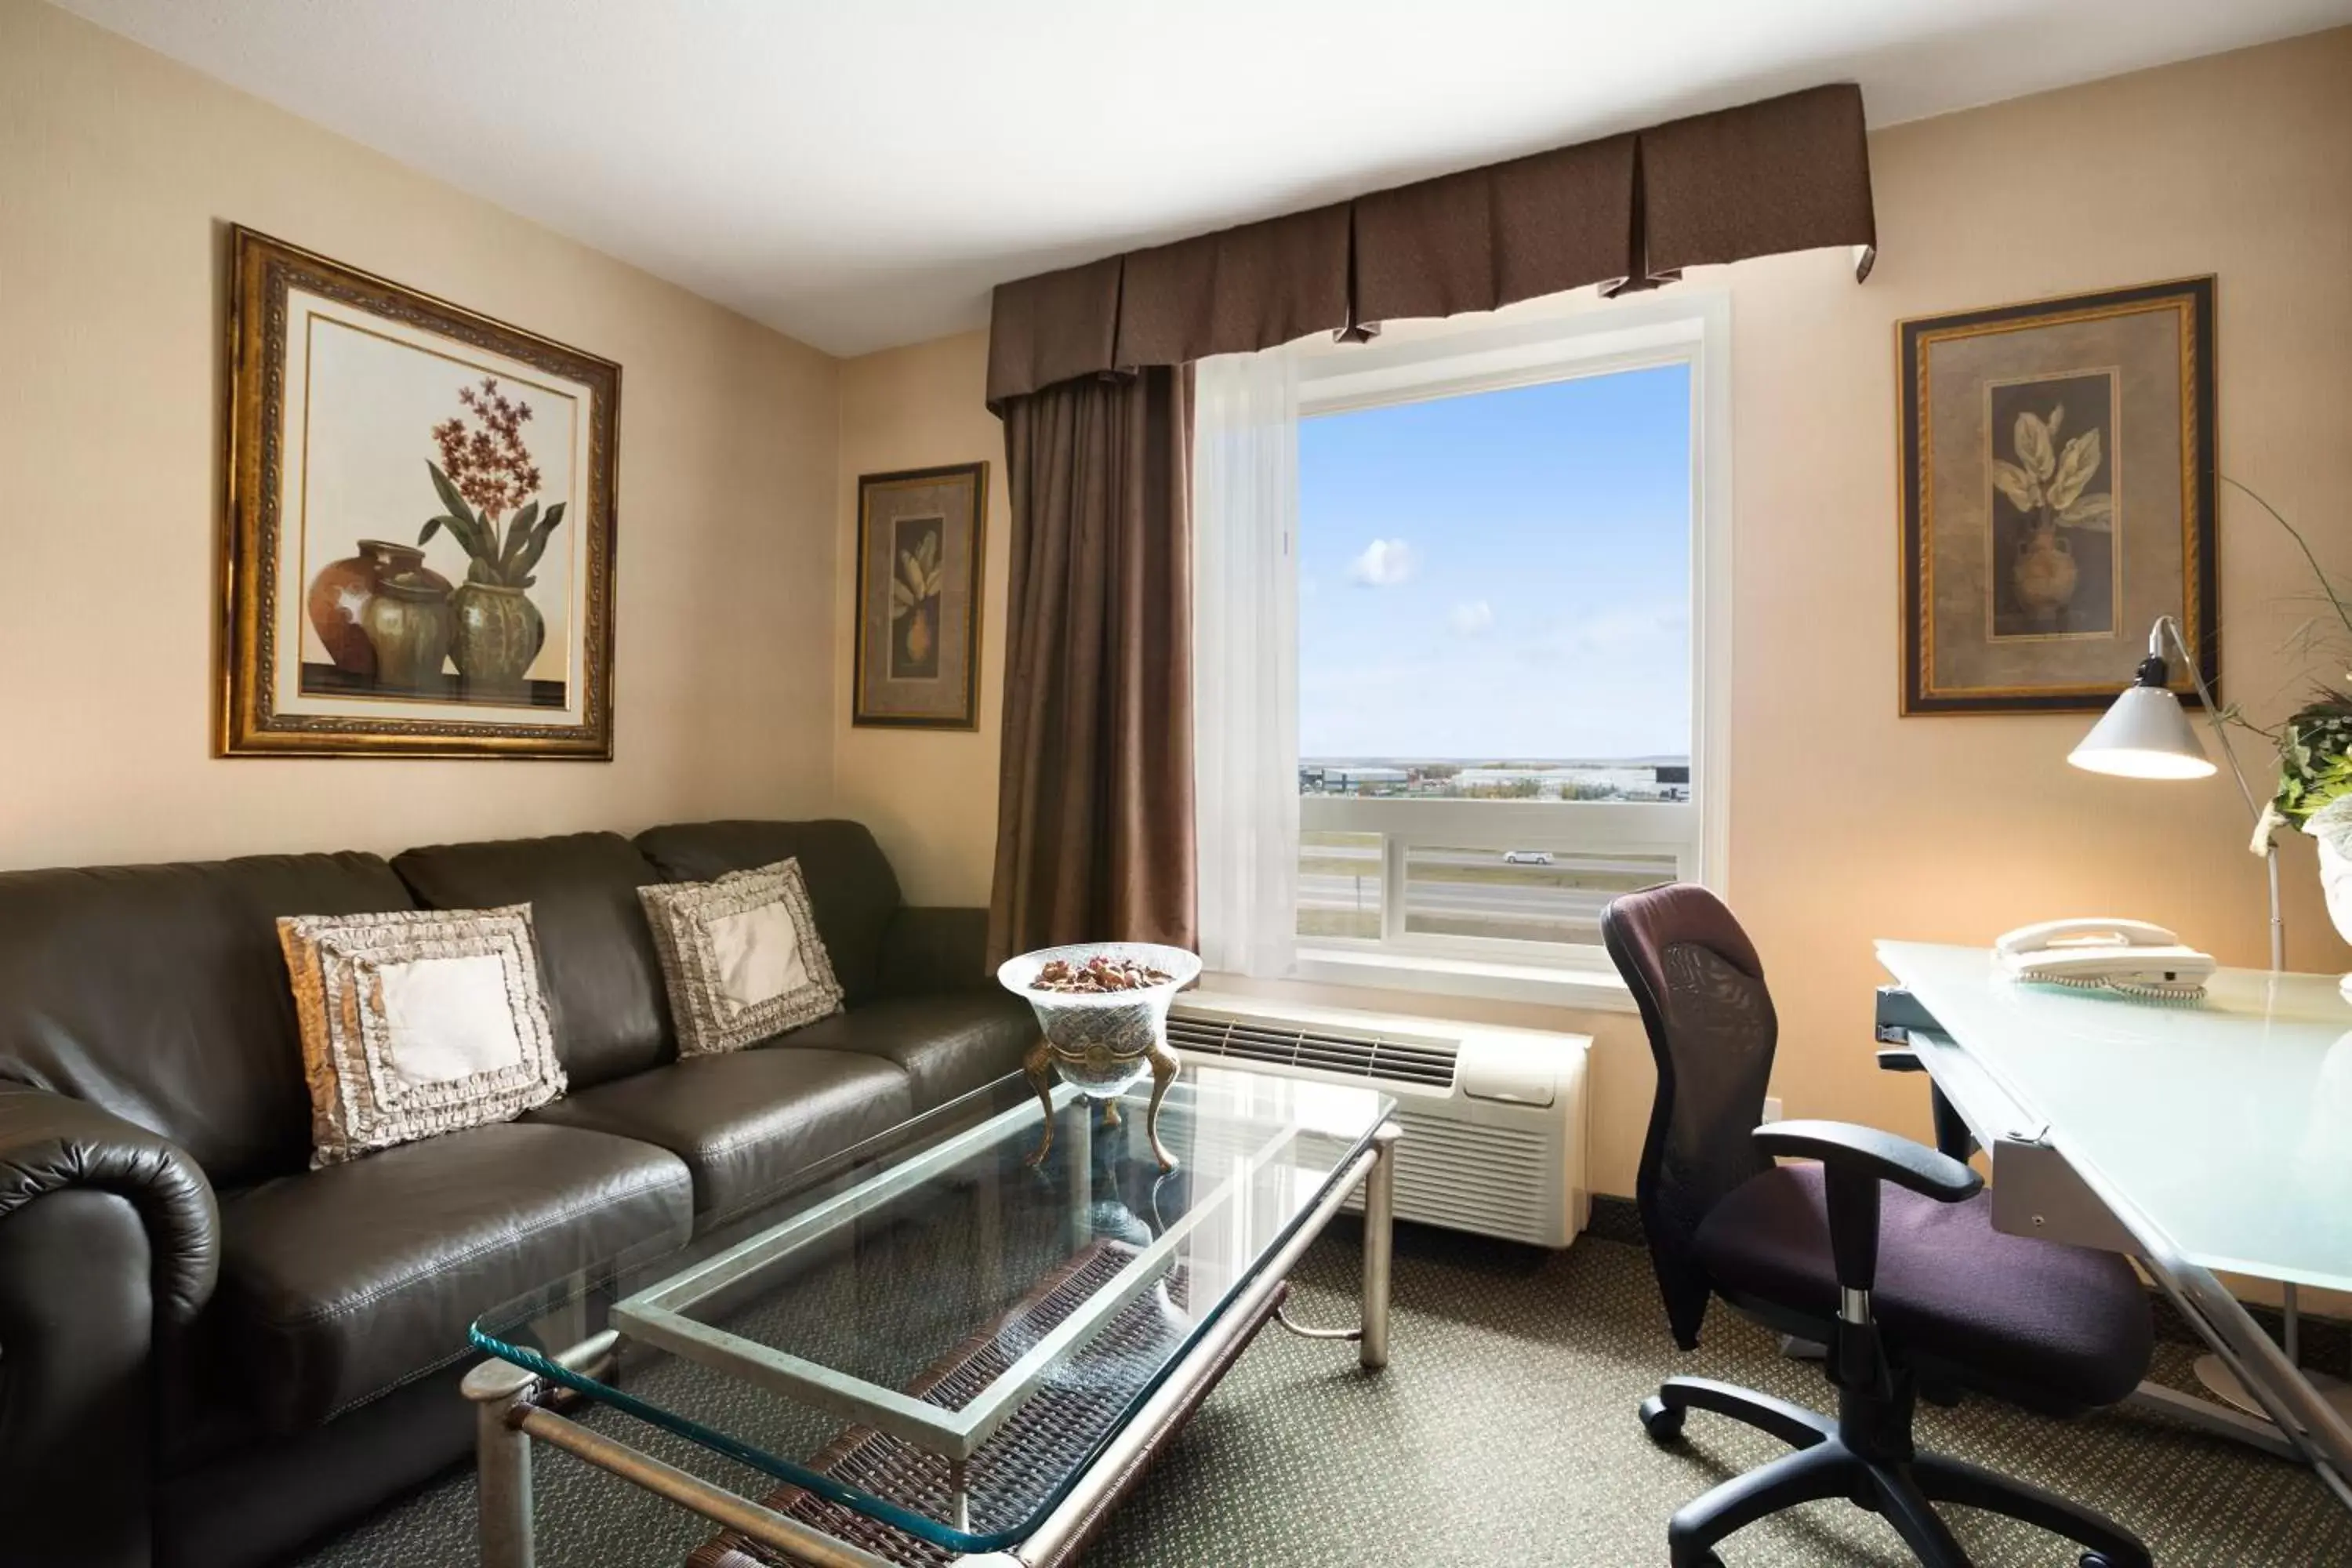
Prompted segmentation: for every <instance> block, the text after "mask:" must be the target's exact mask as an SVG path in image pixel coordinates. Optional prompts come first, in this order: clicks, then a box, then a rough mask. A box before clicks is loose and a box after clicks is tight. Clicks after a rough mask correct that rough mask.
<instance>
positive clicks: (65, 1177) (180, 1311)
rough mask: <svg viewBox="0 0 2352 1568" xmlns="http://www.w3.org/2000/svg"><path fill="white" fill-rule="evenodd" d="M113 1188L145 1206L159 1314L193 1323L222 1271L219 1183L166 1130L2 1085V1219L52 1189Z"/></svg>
mask: <svg viewBox="0 0 2352 1568" xmlns="http://www.w3.org/2000/svg"><path fill="white" fill-rule="evenodd" d="M70 1191H89V1192H100V1193H111V1194H114V1195H115V1196H117V1197H120V1198H122V1199H124V1200H126V1201H127V1202H128V1203H129V1204H130V1205H131V1207H132V1208H133V1209H135V1210H137V1211H138V1214H139V1217H140V1220H141V1221H142V1224H143V1225H144V1226H145V1227H146V1231H147V1236H148V1242H149V1247H150V1248H151V1251H152V1257H153V1258H154V1269H155V1277H154V1296H155V1307H156V1310H157V1313H158V1315H159V1317H160V1318H161V1319H162V1320H163V1321H164V1322H166V1323H169V1324H171V1325H172V1326H173V1327H184V1326H185V1325H186V1324H188V1323H190V1322H192V1321H194V1319H195V1316H196V1314H197V1313H198V1312H200V1311H202V1310H204V1307H205V1302H207V1301H209V1300H212V1294H213V1286H214V1284H215V1282H216V1281H217V1280H218V1279H219V1278H220V1206H219V1205H218V1204H217V1203H216V1202H215V1199H214V1197H213V1189H212V1184H211V1183H210V1182H208V1181H206V1180H205V1173H204V1172H203V1171H202V1170H200V1169H198V1168H197V1165H196V1163H195V1162H194V1160H192V1159H190V1158H189V1157H188V1155H187V1154H186V1152H184V1151H183V1150H182V1149H181V1148H180V1146H179V1145H178V1144H176V1143H174V1142H172V1141H171V1140H170V1139H168V1138H165V1137H163V1135H162V1134H160V1133H155V1132H150V1131H147V1129H145V1128H143V1127H141V1126H138V1125H136V1124H134V1123H132V1122H129V1121H124V1120H123V1119H122V1118H121V1117H120V1116H117V1115H115V1114H113V1113H112V1112H111V1111H109V1110H103V1109H101V1108H100V1107H98V1106H95V1105H92V1104H90V1103H89V1101H87V1100H75V1099H73V1098H72V1097H70V1096H68V1095H62V1094H51V1093H49V1092H47V1090H45V1089H25V1088H7V1087H5V1086H0V1226H5V1224H7V1222H8V1216H9V1215H13V1214H15V1213H16V1212H17V1211H18V1210H20V1209H23V1208H26V1207H27V1206H28V1205H32V1204H34V1203H36V1202H37V1201H38V1200H40V1199H42V1198H45V1197H47V1196H48V1195H49V1194H52V1193H63V1192H70Z"/></svg>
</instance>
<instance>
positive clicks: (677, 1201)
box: [207, 1122, 693, 1431]
mask: <svg viewBox="0 0 2352 1568" xmlns="http://www.w3.org/2000/svg"><path fill="white" fill-rule="evenodd" d="M692 1191H693V1189H692V1185H691V1183H690V1181H689V1179H688V1175H687V1173H686V1168H685V1167H684V1166H683V1165H681V1164H679V1163H678V1162H677V1157H676V1156H675V1155H672V1154H669V1153H667V1152H664V1151H662V1150H660V1149H656V1148H653V1147H651V1146H650V1145H648V1144H645V1143H635V1142H629V1141H628V1140H626V1139H622V1138H610V1137H605V1136H604V1135H603V1134H601V1133H595V1132H588V1131H581V1130H579V1129H576V1128H571V1127H550V1126H536V1125H531V1124H530V1123H525V1122H509V1123H507V1124H504V1125H502V1126H498V1127H478V1128H474V1129H472V1130H470V1131H464V1132H451V1133H447V1134H445V1135H444V1136H442V1137H439V1138H428V1139H426V1140H425V1141H424V1142H419V1143H408V1144H404V1145H402V1146H401V1147H400V1148H397V1149H387V1150H385V1151H383V1152H381V1153H376V1154H371V1155H369V1156H367V1157H366V1158H365V1159H362V1160H354V1161H352V1162H351V1163H348V1164H341V1165H331V1166H328V1167H327V1168H325V1169H324V1170H319V1171H312V1172H309V1173H304V1174H301V1175H296V1176H281V1177H279V1178H278V1179H276V1180H274V1181H270V1182H266V1183H264V1184H261V1185H259V1186H257V1187H254V1188H252V1189H250V1190H248V1191H247V1192H243V1193H239V1194H236V1195H234V1196H233V1197H231V1198H229V1199H227V1200H226V1201H225V1202H224V1203H223V1204H222V1205H221V1282H220V1288H219V1290H218V1291H217V1293H216V1294H215V1296H214V1299H213V1307H212V1318H211V1321H210V1322H209V1323H208V1325H207V1326H208V1328H209V1329H210V1330H211V1331H213V1332H215V1334H217V1336H218V1338H217V1339H216V1340H215V1344H217V1345H218V1346H219V1347H220V1348H221V1349H222V1350H223V1351H224V1352H226V1354H227V1355H228V1356H229V1357H230V1358H231V1359H232V1361H233V1363H234V1370H235V1373H236V1378H237V1381H238V1383H239V1384H240V1386H242V1387H243V1388H244V1389H246V1390H247V1394H248V1395H249V1397H250V1398H251V1399H252V1400H253V1401H255V1402H256V1403H257V1405H258V1406H259V1407H260V1409H261V1411H262V1414H263V1415H264V1416H265V1418H266V1419H267V1420H268V1424H269V1425H270V1426H272V1427H274V1428H275V1429H277V1430H278V1431H293V1430H297V1429H299V1428H302V1427H306V1426H317V1425H319V1424H320V1423H321V1422H323V1421H326V1420H328V1419H330V1418H331V1417H332V1416H333V1415H337V1414H338V1413H340V1412H341V1411H343V1410H346V1409H348V1408H350V1407H351V1406H352V1405H359V1404H362V1403H364V1402H366V1401H367V1400H370V1399H373V1398H374V1397H376V1396H377V1395H378V1394H384V1393H387V1392H389V1391H390V1390H392V1389H394V1388H396V1387H398V1386H400V1385H401V1384H404V1383H406V1382H408V1381H409V1380H410V1379H412V1378H416V1377H421V1376H423V1375H425V1373H429V1372H431V1371H433V1370H434V1369H436V1368H437V1367H441V1366H446V1365H447V1364H448V1363H451V1362H453V1361H456V1360H457V1359H458V1358H459V1357H461V1356H463V1355H466V1354H467V1353H468V1350H467V1341H466V1328H467V1324H468V1323H470V1322H472V1321H473V1320H474V1319H475V1318H477V1317H478V1316H479V1315H480V1314H482V1313H483V1312H485V1311H488V1310H490V1309H491V1308H494V1307H497V1306H499V1304H501V1303H502V1302H505V1301H508V1300H511V1299H512V1298H514V1297H517V1296H520V1295H521V1294H522V1293H523V1292H524V1291H526V1290H531V1289H537V1288H539V1287H540V1286H542V1285H545V1284H547V1283H549V1282H550V1281H551V1280H554V1279H560V1278H561V1277H562V1276H563V1275H564V1274H566V1273H567V1272H570V1271H572V1270H574V1269H579V1268H586V1267H588V1266H589V1265H591V1264H593V1263H597V1262H600V1261H602V1260H604V1259H605V1258H610V1257H612V1256H613V1255H614V1254H616V1253H619V1252H621V1251H624V1250H625V1249H627V1248H629V1247H637V1246H640V1245H644V1244H646V1243H649V1242H655V1241H658V1240H662V1239H665V1238H671V1237H675V1238H676V1239H677V1240H680V1241H683V1240H685V1239H686V1237H687V1236H688V1230H689V1227H690V1226H691V1224H692V1218H693V1211H692Z"/></svg>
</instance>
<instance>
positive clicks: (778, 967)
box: [637, 860, 841, 1057]
mask: <svg viewBox="0 0 2352 1568" xmlns="http://www.w3.org/2000/svg"><path fill="white" fill-rule="evenodd" d="M637 897H638V899H639V900H642V901H643V902H644V904H645V906H646V921H648V922H649V923H650V924H651V925H652V927H653V933H654V951H655V952H657V953H659V954H660V955H661V966H662V981H663V984H665V985H666V986H667V988H668V991H669V1016H670V1022H671V1024H672V1026H674V1027H675V1028H676V1029H677V1052H678V1055H680V1056H682V1057H704V1056H715V1055H717V1054H719V1052H722V1051H740V1050H741V1049H742V1048H743V1047H745V1046H748V1045H751V1044H753V1043H755V1042H757V1041H760V1040H764V1039H766V1038H768V1037H770V1036H772V1035H781V1034H782V1033H783V1032H784V1031H785V1030H787V1029H797V1028H799V1027H800V1026H803V1024H813V1023H814V1022H816V1020H818V1019H819V1018H822V1017H824V1016H827V1015H829V1014H833V1013H838V1012H839V1011H841V984H840V982H838V981H836V980H835V978H834V977H833V960H832V959H831V958H829V957H828V956H827V955H826V953H825V951H824V938H823V937H820V936H819V935H817V932H816V916H815V915H814V913H812V912H811V910H810V909H809V900H808V887H807V884H806V883H805V882H804V881H803V879H802V878H801V863H800V862H799V861H798V860H779V861H777V862H776V863H775V864H774V865H772V866H762V867H761V868H759V869H757V870H754V871H730V872H729V873H728V874H727V875H726V876H724V877H720V878H719V879H717V880H715V881H709V882H667V883H656V884H654V885H652V886H650V887H644V888H639V889H637Z"/></svg>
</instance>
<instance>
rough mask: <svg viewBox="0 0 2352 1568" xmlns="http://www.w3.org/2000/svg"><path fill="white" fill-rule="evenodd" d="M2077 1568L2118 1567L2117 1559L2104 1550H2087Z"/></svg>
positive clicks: (2076, 1565)
mask: <svg viewBox="0 0 2352 1568" xmlns="http://www.w3.org/2000/svg"><path fill="white" fill-rule="evenodd" d="M2075 1568H2116V1560H2115V1559H2114V1558H2112V1557H2110V1556H2108V1555H2107V1554H2106V1553H2105V1552H2084V1553H2083V1555H2082V1557H2081V1558H2080V1559H2079V1560H2078V1561H2077V1563H2076V1564H2075Z"/></svg>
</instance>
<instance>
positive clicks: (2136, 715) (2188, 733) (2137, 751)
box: [2066, 686, 2216, 779]
mask: <svg viewBox="0 0 2352 1568" xmlns="http://www.w3.org/2000/svg"><path fill="white" fill-rule="evenodd" d="M2066 760H2067V761H2068V762H2070V763H2074V765H2075V766H2076V767H2078V768H2087V769H2088V770H2090V771H2091V772H2092V773H2115V774H2116V775H2118V776H2120V777H2123V778H2130V779H2201V778H2210V776H2212V774H2213V773H2214V772H2215V771H2216V770H2215V768H2214V765H2213V759H2212V758H2210V757H2209V756H2207V755H2206V754H2205V748H2204V747H2203V746H2201V745H2200V744H2199V743H2198V741H2197V731H2195V730H2193V729H2191V728H2189V715H2188V714H2187V713H2185V712H2183V711H2182V710H2181V707H2180V699H2179V698H2178V697H2175V696H2174V695H2173V694H2172V693H2171V692H2169V691H2168V690H2166V689H2164V688H2163V687H2161V686H2134V687H2132V688H2130V689H2127V690H2126V691H2125V693H2124V694H2123V695H2122V696H2121V697H2118V698H2116V700H2115V705H2114V706H2113V707H2111V708H2109V709H2108V710H2107V711H2106V714H2105V717H2103V718H2102V719H2100V721H2098V722H2097V723H2096V724H2094V725H2092V726H2091V732H2090V733H2089V734H2087V735H2085V736H2084V737H2083V742H2082V744H2080V745H2078V746H2076V747H2075V748H2074V751H2073V752H2071V753H2069V754H2068V756H2067V758H2066Z"/></svg>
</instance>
